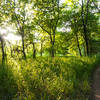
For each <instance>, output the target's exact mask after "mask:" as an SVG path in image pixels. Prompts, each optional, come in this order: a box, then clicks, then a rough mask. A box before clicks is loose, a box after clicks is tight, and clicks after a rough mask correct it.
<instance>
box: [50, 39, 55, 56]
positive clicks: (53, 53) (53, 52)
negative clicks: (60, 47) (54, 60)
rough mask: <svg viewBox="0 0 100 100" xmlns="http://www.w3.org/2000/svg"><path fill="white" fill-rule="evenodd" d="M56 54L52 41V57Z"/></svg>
mask: <svg viewBox="0 0 100 100" xmlns="http://www.w3.org/2000/svg"><path fill="white" fill-rule="evenodd" d="M54 56H55V50H54V41H52V48H51V57H54Z"/></svg>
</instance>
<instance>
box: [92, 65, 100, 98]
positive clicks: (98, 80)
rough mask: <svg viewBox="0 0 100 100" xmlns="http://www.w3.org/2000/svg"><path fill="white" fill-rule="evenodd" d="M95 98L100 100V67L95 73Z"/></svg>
mask: <svg viewBox="0 0 100 100" xmlns="http://www.w3.org/2000/svg"><path fill="white" fill-rule="evenodd" d="M93 78H94V83H93V94H94V96H93V100H100V67H98V68H97V69H96V71H95V73H94V77H93Z"/></svg>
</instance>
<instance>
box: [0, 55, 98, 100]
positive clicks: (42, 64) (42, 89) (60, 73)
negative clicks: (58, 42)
mask: <svg viewBox="0 0 100 100" xmlns="http://www.w3.org/2000/svg"><path fill="white" fill-rule="evenodd" d="M98 58H99V57H98ZM96 59H97V56H94V57H91V58H90V57H82V58H80V57H55V58H54V59H52V58H50V57H48V58H47V57H46V58H45V57H44V58H39V57H38V58H36V59H31V58H29V59H27V60H18V59H17V60H14V59H13V58H12V59H11V58H9V59H8V62H7V64H8V66H7V65H6V67H5V66H4V67H5V68H6V69H5V70H4V69H2V68H3V67H2V68H1V69H0V74H1V77H0V80H2V76H3V75H4V73H3V72H2V71H3V70H4V71H5V73H6V72H7V71H8V72H9V73H8V74H6V76H5V77H4V78H3V80H4V81H5V84H4V85H5V86H6V89H8V90H9V91H8V92H7V93H8V94H9V95H12V96H10V97H9V98H10V99H9V100H11V98H13V100H17V99H19V100H75V99H74V98H76V99H77V100H86V99H88V98H89V95H90V93H91V74H92V71H93V69H94V66H95V65H96V63H98V60H96ZM2 73H3V74H2ZM6 77H8V79H9V80H7V82H6V80H5V79H6ZM9 86H10V88H9ZM13 86H14V87H13ZM1 87H2V84H1ZM3 89H5V88H4V86H3V87H2V89H1V90H0V91H3ZM13 92H14V94H12V93H13ZM5 94H6V92H4V94H3V95H5ZM5 96H6V95H5ZM6 97H7V96H6ZM7 100H8V99H7Z"/></svg>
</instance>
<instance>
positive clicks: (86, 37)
mask: <svg viewBox="0 0 100 100" xmlns="http://www.w3.org/2000/svg"><path fill="white" fill-rule="evenodd" d="M88 3H89V0H87V6H86V10H87V11H86V17H85V18H84V16H85V14H84V9H83V7H84V5H83V0H82V11H81V16H82V24H83V32H84V40H85V44H86V55H87V56H88V55H89V38H88V35H87V18H88Z"/></svg>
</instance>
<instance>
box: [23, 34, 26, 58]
mask: <svg viewBox="0 0 100 100" xmlns="http://www.w3.org/2000/svg"><path fill="white" fill-rule="evenodd" d="M22 48H23V49H22V52H23V57H24V59H26V53H25V45H24V36H22Z"/></svg>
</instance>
